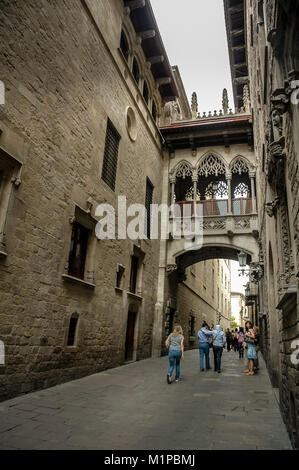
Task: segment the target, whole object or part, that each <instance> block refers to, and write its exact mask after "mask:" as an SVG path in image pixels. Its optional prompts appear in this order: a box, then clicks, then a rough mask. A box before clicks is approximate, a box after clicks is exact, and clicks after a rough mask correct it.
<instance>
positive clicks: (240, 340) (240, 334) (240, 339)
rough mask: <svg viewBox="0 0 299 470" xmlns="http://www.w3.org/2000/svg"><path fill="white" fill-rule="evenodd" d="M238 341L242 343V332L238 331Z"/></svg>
mask: <svg viewBox="0 0 299 470" xmlns="http://www.w3.org/2000/svg"><path fill="white" fill-rule="evenodd" d="M238 343H244V334H243V333H239V336H238Z"/></svg>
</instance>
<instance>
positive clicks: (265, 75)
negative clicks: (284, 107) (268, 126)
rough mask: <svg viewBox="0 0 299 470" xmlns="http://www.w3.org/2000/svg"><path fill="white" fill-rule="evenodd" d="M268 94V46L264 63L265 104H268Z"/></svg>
mask: <svg viewBox="0 0 299 470" xmlns="http://www.w3.org/2000/svg"><path fill="white" fill-rule="evenodd" d="M267 94H268V46H266V47H265V62H264V104H267V98H268V97H267Z"/></svg>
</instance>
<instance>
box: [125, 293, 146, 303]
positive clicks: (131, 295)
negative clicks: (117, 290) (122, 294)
mask: <svg viewBox="0 0 299 470" xmlns="http://www.w3.org/2000/svg"><path fill="white" fill-rule="evenodd" d="M127 294H128V296H129V297H132V298H133V299H135V300H139V301H140V302H142V300H143V297H141V295H137V294H133V293H132V292H128V293H127Z"/></svg>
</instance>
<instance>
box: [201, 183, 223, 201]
mask: <svg viewBox="0 0 299 470" xmlns="http://www.w3.org/2000/svg"><path fill="white" fill-rule="evenodd" d="M216 184H217V189H216ZM213 186H214V185H213V183H210V184H209V185H208V186H207V188H206V191H205V198H206V199H216V198H217V197H218V198H224V197H225V196H228V186H227V184H226V183H225V182H224V181H219V182H218V183H215V187H213Z"/></svg>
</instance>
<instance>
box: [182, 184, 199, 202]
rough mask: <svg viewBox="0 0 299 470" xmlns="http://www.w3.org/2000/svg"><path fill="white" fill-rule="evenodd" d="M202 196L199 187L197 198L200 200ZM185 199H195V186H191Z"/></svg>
mask: <svg viewBox="0 0 299 470" xmlns="http://www.w3.org/2000/svg"><path fill="white" fill-rule="evenodd" d="M200 197H201V196H200V191H199V189H197V192H196V199H197V200H200ZM185 200H186V201H193V200H194V187H193V186H192V187H191V188H189V189H188V191H187V192H186V195H185Z"/></svg>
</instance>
